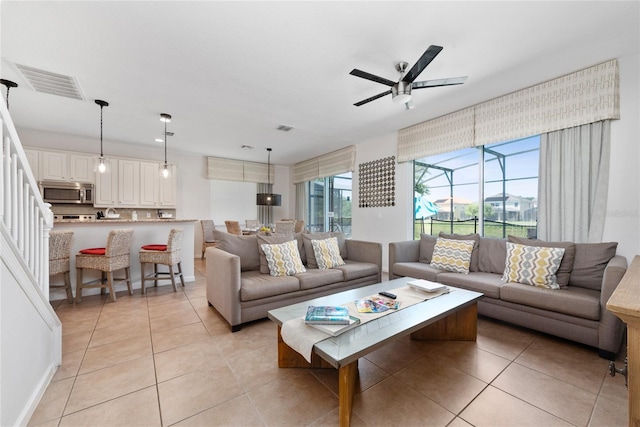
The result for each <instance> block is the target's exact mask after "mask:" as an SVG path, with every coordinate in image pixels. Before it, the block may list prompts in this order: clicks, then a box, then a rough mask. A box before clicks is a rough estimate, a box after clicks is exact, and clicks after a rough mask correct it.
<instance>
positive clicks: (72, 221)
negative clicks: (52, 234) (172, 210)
mask: <svg viewBox="0 0 640 427" xmlns="http://www.w3.org/2000/svg"><path fill="white" fill-rule="evenodd" d="M196 221H199V220H198V219H182V218H140V219H131V218H109V219H107V218H105V219H94V220H88V221H87V220H84V221H83V220H79V219H59V220H56V221H53V223H54V224H95V223H99V224H102V223H149V222H196Z"/></svg>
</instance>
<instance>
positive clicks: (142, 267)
mask: <svg viewBox="0 0 640 427" xmlns="http://www.w3.org/2000/svg"><path fill="white" fill-rule="evenodd" d="M144 264H145V263H143V262H141V263H140V277H141V279H142V280H141V281H140V290H141V291H142V295H144V288H145V286H144Z"/></svg>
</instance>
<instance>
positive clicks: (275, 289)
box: [206, 231, 382, 332]
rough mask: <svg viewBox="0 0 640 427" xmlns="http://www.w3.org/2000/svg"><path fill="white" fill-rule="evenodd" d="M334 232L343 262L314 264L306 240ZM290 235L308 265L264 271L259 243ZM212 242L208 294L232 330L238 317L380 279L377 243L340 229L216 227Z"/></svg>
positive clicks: (248, 318)
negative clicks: (240, 231)
mask: <svg viewBox="0 0 640 427" xmlns="http://www.w3.org/2000/svg"><path fill="white" fill-rule="evenodd" d="M327 237H337V239H338V244H339V247H340V255H341V257H342V258H343V260H344V261H345V263H346V264H345V265H344V266H339V267H335V268H331V269H324V270H322V269H319V268H318V266H317V263H316V260H315V256H314V253H313V247H312V244H311V240H313V239H325V238H327ZM292 238H295V240H296V242H297V246H298V250H299V253H300V258H301V260H302V262H303V263H304V265H305V267H306V269H307V271H306V272H305V273H300V274H295V275H292V276H280V277H273V276H271V275H270V274H269V267H268V265H267V261H266V258H265V256H264V252H262V250H261V249H260V246H259V244H262V243H266V244H277V243H283V242H285V241H287V240H291V239H292ZM215 239H216V241H217V242H218V247H217V248H207V250H206V262H207V300H208V301H209V305H210V306H212V307H213V308H215V309H216V310H217V311H218V312H219V313H220V314H221V315H222V317H224V318H225V319H226V321H227V322H229V325H230V326H231V330H232V331H233V332H236V331H239V330H240V329H241V327H242V324H243V323H246V322H249V321H252V320H257V319H262V318H265V317H267V312H268V311H269V310H272V309H275V308H279V307H283V306H286V305H289V304H294V303H298V302H302V301H305V300H309V299H312V298H316V297H320V296H325V295H330V294H333V293H336V292H341V291H344V290H348V289H353V288H358V287H361V286H365V285H371V284H374V283H379V282H380V280H381V271H382V245H381V244H380V243H373V242H364V241H358V240H347V239H345V238H344V235H343V234H342V233H315V234H306V233H305V234H303V233H297V234H296V235H295V236H288V237H287V236H271V237H267V236H255V235H253V236H233V235H229V234H227V233H222V232H219V231H216V232H215Z"/></svg>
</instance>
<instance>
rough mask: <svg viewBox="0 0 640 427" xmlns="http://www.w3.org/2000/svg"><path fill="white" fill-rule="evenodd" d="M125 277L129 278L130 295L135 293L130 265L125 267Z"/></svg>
mask: <svg viewBox="0 0 640 427" xmlns="http://www.w3.org/2000/svg"><path fill="white" fill-rule="evenodd" d="M124 277H125V278H126V280H127V289H129V295H133V287H132V286H131V270H130V268H129V267H126V268H125V269H124Z"/></svg>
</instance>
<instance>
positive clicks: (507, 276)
mask: <svg viewBox="0 0 640 427" xmlns="http://www.w3.org/2000/svg"><path fill="white" fill-rule="evenodd" d="M563 255H564V249H563V248H547V247H543V246H526V245H519V244H517V243H511V242H507V258H506V261H505V263H506V266H505V269H504V274H503V275H502V281H503V282H515V283H522V284H524V285H532V286H538V287H542V288H549V289H560V286H558V282H557V279H556V272H557V271H558V268H559V267H560V262H561V261H562V257H563Z"/></svg>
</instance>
